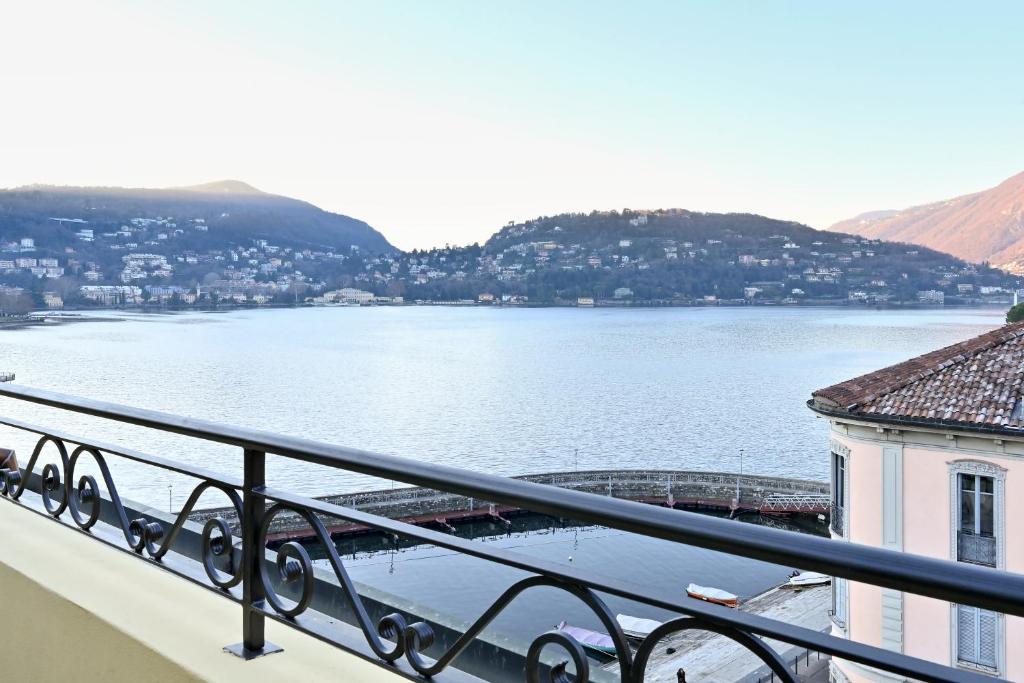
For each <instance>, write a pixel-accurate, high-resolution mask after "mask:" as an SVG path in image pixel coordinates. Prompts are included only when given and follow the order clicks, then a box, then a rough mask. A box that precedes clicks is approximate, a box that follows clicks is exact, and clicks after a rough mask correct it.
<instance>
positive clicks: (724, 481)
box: [191, 470, 829, 541]
mask: <svg viewBox="0 0 1024 683" xmlns="http://www.w3.org/2000/svg"><path fill="white" fill-rule="evenodd" d="M513 478H514V479H522V480H524V481H531V482H535V483H539V484H548V485H550V486H556V487H559V488H567V489H573V490H577V491H585V492H587V493H595V494H598V495H604V496H612V497H615V498H624V499H627V500H635V501H639V502H643V503H649V504H652V505H659V506H663V507H671V508H678V509H684V510H713V511H722V512H727V513H729V514H737V513H741V512H756V513H761V514H767V515H790V514H824V515H828V512H829V484H828V482H822V481H811V480H805V479H791V478H786V477H768V476H759V475H748V474H745V475H742V476H741V475H737V474H735V473H730V472H702V471H692V470H587V471H573V472H547V473H543V474H527V475H522V476H518V477H513ZM319 498H320V499H321V500H324V501H327V502H330V503H333V504H336V505H342V506H344V507H348V508H353V509H356V510H360V511H363V512H367V513H370V514H374V515H381V516H385V517H390V518H392V519H400V520H402V521H404V522H408V523H410V524H416V525H420V526H431V527H434V528H440V529H443V530H446V531H451V530H452V529H453V527H452V524H453V523H458V522H464V521H475V520H491V521H495V522H498V523H501V524H505V525H508V524H510V522H509V521H508V517H509V516H511V515H516V514H520V513H523V512H527V511H525V510H521V509H519V508H511V507H508V506H501V505H495V504H494V503H492V502H490V501H484V500H478V499H473V498H469V497H467V496H460V495H455V494H451V493H444V492H441V491H435V490H433V489H426V488H421V487H406V488H397V489H385V490H378V491H364V492H360V493H345V494H338V495H329V496H319ZM216 516H221V517H223V518H224V519H225V520H226V521H227V522H228V524H229V525H231V526H232V527H234V526H235V525H236V519H235V513H234V510H233V509H231V508H214V509H207V510H197V511H195V512H193V513H192V515H191V518H192V519H193V520H194V521H197V522H205V521H206V520H207V519H210V518H212V517H216ZM324 521H325V525H326V526H327V529H328V531H329V532H330V533H331V535H332V536H335V537H338V536H346V535H352V534H360V533H365V532H366V531H367V529H365V528H363V527H360V526H359V525H355V524H350V523H345V522H343V521H342V520H330V519H325V520H324ZM274 522H275V523H274V525H273V527H272V528H271V533H270V534H269V535H268V540H272V541H285V540H294V539H301V538H304V537H307V536H310V535H311V534H312V530H311V529H310V528H309V525H308V524H306V522H305V521H304V520H302V519H301V518H299V517H298V516H297V515H287V514H281V515H278V517H277V518H276V519H275V520H274Z"/></svg>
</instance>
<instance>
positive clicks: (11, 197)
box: [0, 180, 394, 252]
mask: <svg viewBox="0 0 1024 683" xmlns="http://www.w3.org/2000/svg"><path fill="white" fill-rule="evenodd" d="M158 217H159V218H167V217H171V219H172V221H174V220H176V222H177V223H180V224H181V227H184V226H185V224H186V223H188V222H194V221H197V220H198V221H200V222H202V223H203V224H205V226H207V229H206V230H204V231H202V232H195V233H192V232H189V233H188V234H186V235H184V236H183V239H184V241H185V243H182V241H181V240H179V241H178V246H179V247H184V248H188V249H195V250H202V249H210V248H223V247H227V246H243V247H247V246H250V245H251V244H252V243H253V242H254V241H255V240H267V241H268V242H271V243H273V244H278V245H281V246H288V247H293V248H297V249H328V250H330V249H333V250H342V249H343V250H345V251H348V250H349V248H350V246H353V245H354V246H356V247H359V248H360V249H365V250H369V251H375V252H382V251H391V250H394V247H392V246H391V244H390V243H388V241H387V240H386V239H385V238H384V236H383V235H381V234H380V233H379V232H377V231H376V230H374V229H373V228H371V227H370V226H369V225H367V224H366V223H364V222H363V221H360V220H357V219H355V218H351V217H349V216H344V215H341V214H336V213H330V212H328V211H324V210H322V209H319V208H317V207H316V206H313V205H312V204H310V203H308V202H303V201H300V200H297V199H291V198H289V197H282V196H279V195H273V194H267V193H265V192H261V191H259V190H257V189H256V188H254V187H252V186H251V185H248V184H246V183H243V182H241V181H238V180H222V181H218V182H213V183H207V184H205V185H195V186H191V187H178V188H167V189H146V188H120V187H66V186H52V185H30V186H26V187H20V188H14V189H9V190H0V240H2V241H5V242H6V241H11V240H15V241H16V240H20V239H22V238H31V239H33V240H34V241H35V242H36V244H37V245H38V246H39V247H40V248H42V249H53V250H55V249H57V248H61V249H63V247H64V246H65V245H67V244H74V243H75V242H76V240H75V234H76V232H77V231H78V230H79V229H81V228H83V227H84V228H88V229H92V230H93V231H94V232H95V233H97V234H99V233H101V232H116V231H117V230H118V229H119V228H120V227H121V226H122V225H128V224H130V222H131V221H132V220H133V219H145V220H149V219H156V218H158ZM54 219H62V220H54Z"/></svg>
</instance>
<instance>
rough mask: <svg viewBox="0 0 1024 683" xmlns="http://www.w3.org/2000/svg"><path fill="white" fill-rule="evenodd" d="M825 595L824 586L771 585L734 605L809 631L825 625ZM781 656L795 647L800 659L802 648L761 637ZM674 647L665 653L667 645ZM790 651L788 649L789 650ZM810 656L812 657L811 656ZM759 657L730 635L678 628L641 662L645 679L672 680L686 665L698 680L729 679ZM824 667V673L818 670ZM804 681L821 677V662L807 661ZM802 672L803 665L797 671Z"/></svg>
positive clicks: (727, 682) (721, 682)
mask: <svg viewBox="0 0 1024 683" xmlns="http://www.w3.org/2000/svg"><path fill="white" fill-rule="evenodd" d="M830 600H831V589H830V587H829V586H827V585H825V586H814V587H813V588H804V589H801V590H792V589H789V588H775V589H773V590H770V591H768V592H766V593H762V594H761V595H759V596H757V597H755V598H751V600H749V601H748V602H747V603H745V604H744V605H742V606H741V607H740V609H742V610H744V611H748V612H751V613H753V614H759V615H761V616H764V617H767V618H769V619H776V620H778V621H784V622H787V623H790V624H798V625H800V626H803V627H805V628H809V629H813V630H815V631H824V630H826V629H828V628H829V625H830V624H829V618H828V606H829V603H830ZM765 642H766V643H767V644H768V645H769V646H771V647H773V648H774V649H775V651H776V652H778V653H780V654H782V655H783V657H784V658H785V659H790V660H791V659H792V657H795V656H797V654H798V653H799V654H800V655H801V662H800V663H801V665H802V664H803V659H802V653H803V651H802V650H796V649H795V648H793V646H791V645H789V644H788V643H783V642H780V641H777V640H771V639H765ZM669 648H672V649H674V652H673V653H672V654H668V652H667V651H668V649H669ZM790 651H792V654H790ZM812 659H813V657H812ZM761 664H762V663H761V661H760V660H759V659H757V657H755V656H754V655H753V654H752V653H750V652H749V651H748V650H746V649H745V648H743V647H742V646H741V645H739V644H738V643H736V642H735V641H733V640H731V639H729V638H726V637H725V636H719V635H716V634H713V633H709V632H684V633H681V634H677V635H675V636H669V637H668V638H666V639H665V640H664V641H663V642H662V644H661V645H659V646H658V648H657V651H656V654H654V655H653V656H652V657H651V661H650V663H649V664H648V667H647V676H646V678H645V680H646V681H651V682H663V683H675V681H676V671H678V670H679V669H680V668H682V669H685V670H686V674H687V676H686V677H687V678H688V679H689V680H693V681H701V682H702V683H735V681H740V680H745V679H746V678H747V677H748V676H750V675H752V674H754V673H755V672H756V671H757V670H758V669H759V668H760V667H761ZM822 669H823V670H824V672H825V673H824V674H823V675H824V678H820V677H819V676H821V675H822V674H821V673H820V670H822ZM807 671H808V675H810V676H811V677H810V678H806V679H804V680H808V681H827V680H828V665H827V663H826V662H825V660H822V662H821V666H820V667H819V666H817V662H814V661H812V662H811V664H810V668H809V669H808V670H807ZM799 674H800V676H801V677H803V676H804V669H803V668H801V669H800V671H799Z"/></svg>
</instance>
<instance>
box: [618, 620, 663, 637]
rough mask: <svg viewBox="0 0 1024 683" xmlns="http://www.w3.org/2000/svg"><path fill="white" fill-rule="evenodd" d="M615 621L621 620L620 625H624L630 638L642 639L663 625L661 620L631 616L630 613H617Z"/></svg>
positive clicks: (623, 628) (623, 627) (624, 631)
mask: <svg viewBox="0 0 1024 683" xmlns="http://www.w3.org/2000/svg"><path fill="white" fill-rule="evenodd" d="M615 621H617V622H619V626H621V627H622V632H623V633H625V634H626V635H627V636H629V637H630V638H638V639H640V640H643V639H644V638H646V637H647V636H649V635H651V632H652V631H654V629H656V628H658V627H659V626H661V622H660V621H655V620H654V619H641V618H640V617H631V616H629V615H628V614H616V615H615Z"/></svg>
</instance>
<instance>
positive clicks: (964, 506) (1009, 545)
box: [809, 323, 1024, 682]
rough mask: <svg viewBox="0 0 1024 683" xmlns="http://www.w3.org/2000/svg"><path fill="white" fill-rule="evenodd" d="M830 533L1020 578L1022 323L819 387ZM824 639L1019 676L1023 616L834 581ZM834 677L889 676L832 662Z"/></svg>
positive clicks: (1023, 522) (1022, 674) (816, 404)
mask: <svg viewBox="0 0 1024 683" xmlns="http://www.w3.org/2000/svg"><path fill="white" fill-rule="evenodd" d="M809 405H810V407H811V409H812V410H814V411H815V412H817V413H818V414H819V415H822V416H824V417H826V418H828V420H829V424H830V431H831V434H830V437H831V456H830V457H831V461H832V498H833V506H834V510H833V515H832V517H833V519H832V536H833V537H834V538H838V539H842V540H845V541H850V542H852V543H863V544H867V545H873V546H879V547H883V548H890V549H893V550H899V551H904V552H908V553H916V554H918V555H927V556H931V557H937V558H944V559H949V560H953V561H959V562H972V563H975V564H981V565H987V566H991V567H996V568H998V569H1002V570H1005V571H1010V572H1017V573H1024V323H1019V324H1014V325H1007V326H1005V327H1002V328H1000V329H998V330H995V331H993V332H989V333H987V334H983V335H981V336H980V337H976V338H974V339H971V340H969V341H966V342H963V343H961V344H956V345H954V346H950V347H947V348H945V349H941V350H939V351H934V352H932V353H929V354H926V355H923V356H920V357H918V358H914V359H912V360H909V361H906V362H904V363H900V364H898V365H894V366H892V367H889V368H885V369H883V370H878V371H877V372H873V373H870V374H867V375H864V376H862V377H857V378H856V379H852V380H849V381H847V382H843V383H841V384H836V385H835V386H831V387H827V388H825V389H820V390H818V391H816V392H814V393H813V395H812V400H811V401H810V403H809ZM832 621H833V627H832V630H833V633H834V634H835V635H839V636H843V637H847V638H850V639H853V640H857V641H860V642H864V643H868V644H871V645H877V646H881V647H885V648H889V649H892V650H895V651H898V652H903V653H906V654H908V655H912V656H915V657H921V658H924V659H929V660H932V661H936V662H940V663H944V664H949V665H952V666H956V667H961V668H964V669H969V670H972V671H980V672H985V673H991V674H994V675H997V676H999V677H1001V678H1006V679H1009V680H1014V681H1024V619H1020V618H1018V617H1005V616H1004V615H1002V614H998V613H995V612H989V611H987V610H981V609H977V608H974V607H969V606H963V605H954V604H950V603H946V602H940V601H938V600H934V599H930V598H924V597H920V596H916V595H911V594H904V593H902V592H900V591H896V590H889V589H883V588H878V587H874V586H867V585H863V584H858V583H850V582H847V581H846V580H844V579H837V580H835V581H834V582H833V619H832ZM832 678H833V680H835V681H840V682H842V681H854V682H859V681H897V680H904V679H901V678H898V677H894V676H893V675H891V674H887V673H884V672H880V671H876V670H873V669H870V668H868V667H865V666H862V665H859V664H855V663H853V662H846V661H834V662H833V665H832Z"/></svg>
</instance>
